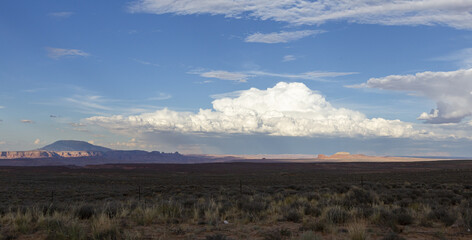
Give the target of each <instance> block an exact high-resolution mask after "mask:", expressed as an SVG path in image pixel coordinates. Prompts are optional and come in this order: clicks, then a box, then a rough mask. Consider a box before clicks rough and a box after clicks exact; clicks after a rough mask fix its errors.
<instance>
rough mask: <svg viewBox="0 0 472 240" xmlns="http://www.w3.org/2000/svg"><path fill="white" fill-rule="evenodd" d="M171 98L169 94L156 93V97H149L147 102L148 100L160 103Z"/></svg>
mask: <svg viewBox="0 0 472 240" xmlns="http://www.w3.org/2000/svg"><path fill="white" fill-rule="evenodd" d="M171 98H172V95H171V94H168V93H163V92H160V93H157V96H155V97H150V98H148V100H150V101H161V100H167V99H171Z"/></svg>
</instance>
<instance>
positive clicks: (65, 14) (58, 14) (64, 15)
mask: <svg viewBox="0 0 472 240" xmlns="http://www.w3.org/2000/svg"><path fill="white" fill-rule="evenodd" d="M73 14H74V13H73V12H65V11H64V12H51V13H49V14H48V15H49V16H51V17H56V18H68V17H70V16H72V15H73Z"/></svg>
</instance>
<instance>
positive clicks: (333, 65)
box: [0, 0, 472, 157]
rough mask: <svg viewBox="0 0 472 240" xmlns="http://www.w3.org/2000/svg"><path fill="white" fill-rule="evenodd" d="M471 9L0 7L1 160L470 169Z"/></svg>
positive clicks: (177, 4)
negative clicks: (65, 146) (191, 159)
mask: <svg viewBox="0 0 472 240" xmlns="http://www.w3.org/2000/svg"><path fill="white" fill-rule="evenodd" d="M471 30H472V1H465V0H402V1H384V0H380V1H370V0H369V1H367V0H353V1H327V0H326V1H325V0H320V1H307V0H251V1H249V0H239V1H235V0H217V1H215V0H212V1H208V0H173V1H171V0H128V1H89V0H84V1H50V0H45V1H33V0H29V1H26V0H6V1H2V3H0V150H2V151H7V150H10V151H11V150H31V149H37V148H39V147H42V146H44V145H46V144H50V143H52V142H54V141H56V140H63V139H73V140H82V141H87V142H90V143H93V144H97V145H101V146H105V147H110V148H114V149H143V150H149V151H151V150H154V151H155V150H157V151H166V152H175V151H179V152H181V153H197V154H333V153H335V152H339V151H348V152H351V153H363V154H371V155H389V156H465V157H470V156H472V148H470V146H471V144H472V118H471V115H472V31H471Z"/></svg>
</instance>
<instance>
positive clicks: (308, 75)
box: [189, 70, 357, 82]
mask: <svg viewBox="0 0 472 240" xmlns="http://www.w3.org/2000/svg"><path fill="white" fill-rule="evenodd" d="M189 73H190V74H198V75H200V76H201V77H205V78H216V79H220V80H231V81H235V82H247V81H248V80H249V79H250V78H256V77H263V76H269V77H277V78H285V79H305V80H315V81H326V80H325V79H323V78H325V77H339V76H347V75H352V74H357V72H319V71H312V72H305V73H299V74H288V73H271V72H265V71H247V72H229V71H223V70H212V71H207V72H206V71H201V70H200V71H193V72H189Z"/></svg>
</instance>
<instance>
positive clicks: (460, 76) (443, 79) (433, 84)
mask: <svg viewBox="0 0 472 240" xmlns="http://www.w3.org/2000/svg"><path fill="white" fill-rule="evenodd" d="M360 87H369V88H379V89H385V90H395V91H407V92H413V93H415V94H418V95H421V96H424V97H427V98H430V99H432V100H434V101H436V105H437V108H436V109H433V110H431V112H429V113H427V112H424V113H422V114H421V115H420V116H419V117H418V119H419V120H424V121H425V122H427V123H458V122H460V121H461V120H462V119H464V118H465V117H468V116H471V115H472V68H471V69H461V70H457V71H451V72H422V73H417V74H415V75H390V76H387V77H382V78H371V79H369V80H368V81H367V83H364V84H362V85H360Z"/></svg>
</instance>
